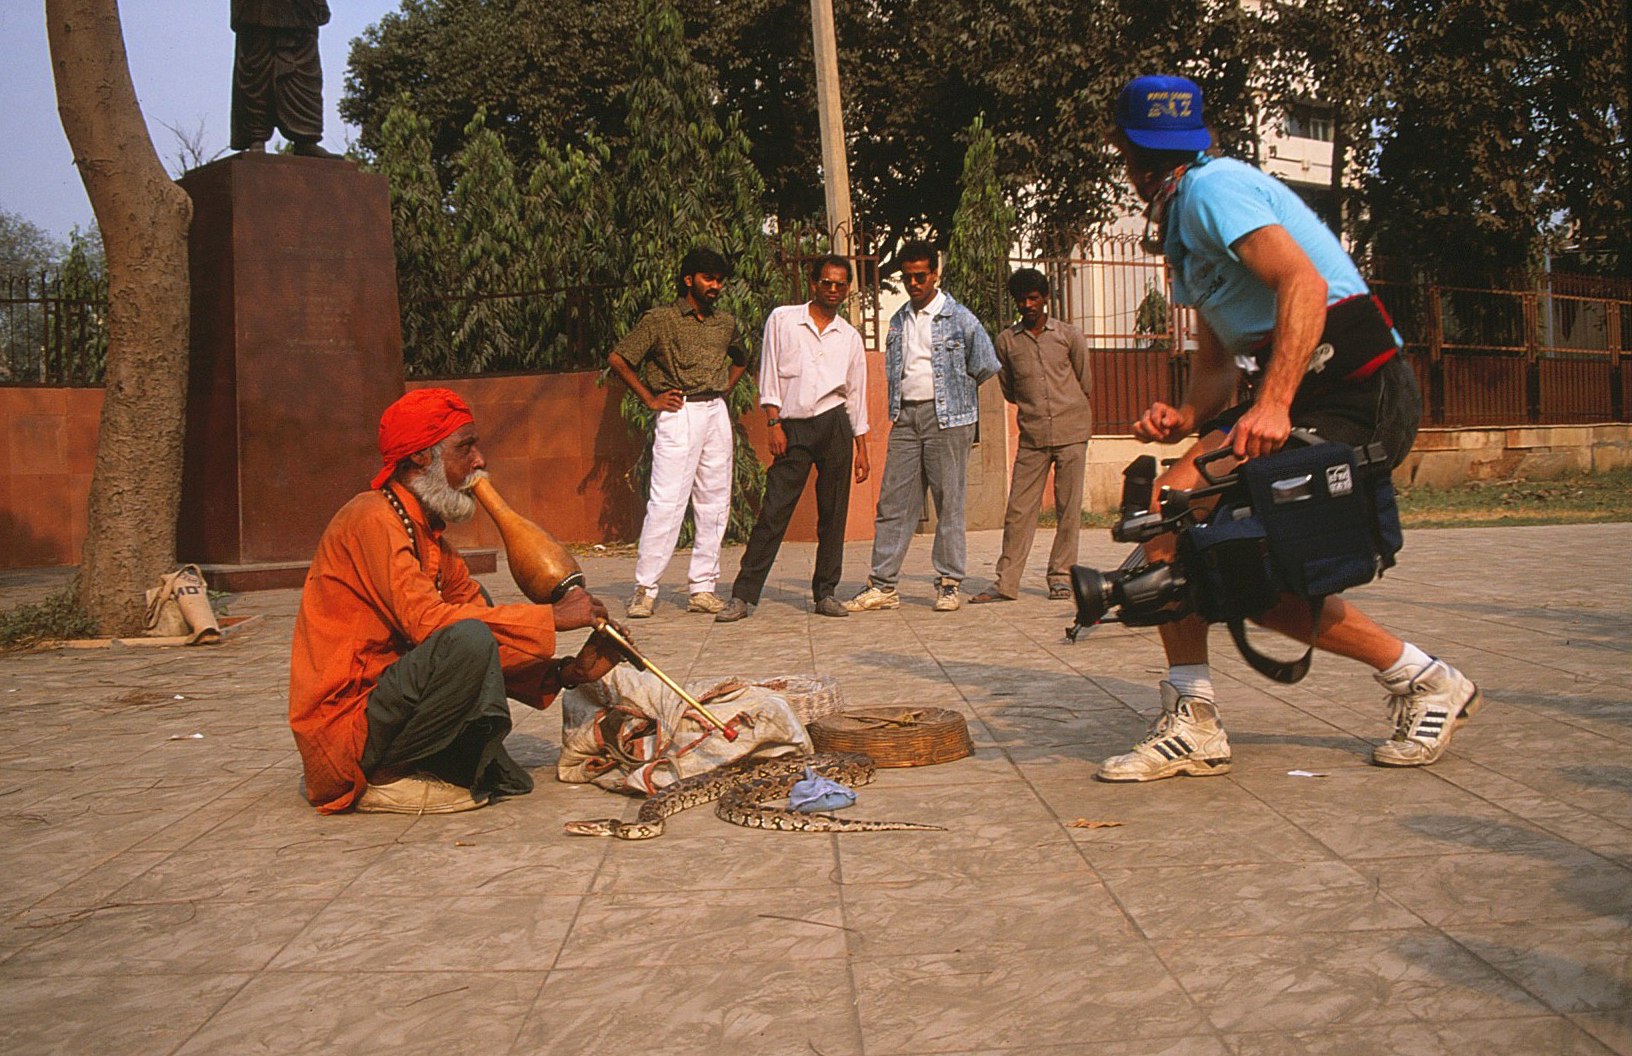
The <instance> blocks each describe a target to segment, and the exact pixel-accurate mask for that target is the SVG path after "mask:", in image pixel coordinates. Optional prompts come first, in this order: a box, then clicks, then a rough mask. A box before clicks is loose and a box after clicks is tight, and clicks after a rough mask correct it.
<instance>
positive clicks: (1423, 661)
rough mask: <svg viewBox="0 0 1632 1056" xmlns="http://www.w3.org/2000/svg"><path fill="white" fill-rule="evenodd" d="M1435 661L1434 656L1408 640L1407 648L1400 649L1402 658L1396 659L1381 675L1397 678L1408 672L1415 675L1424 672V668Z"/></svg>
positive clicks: (1382, 676)
mask: <svg viewBox="0 0 1632 1056" xmlns="http://www.w3.org/2000/svg"><path fill="white" fill-rule="evenodd" d="M1433 662H1434V658H1433V657H1431V656H1429V655H1428V654H1427V653H1425V652H1423V651H1422V650H1421V649H1418V648H1417V647H1416V646H1414V645H1412V644H1411V643H1410V642H1406V643H1405V648H1404V649H1402V650H1400V658H1399V659H1398V660H1396V661H1394V666H1393V667H1390V668H1388V669H1387V670H1385V671H1383V672H1381V674H1380V675H1379V677H1381V678H1387V679H1395V678H1399V677H1401V676H1403V675H1407V674H1409V675H1411V676H1412V677H1415V676H1417V675H1418V674H1421V673H1422V669H1423V668H1425V667H1427V666H1428V665H1429V664H1431V663H1433Z"/></svg>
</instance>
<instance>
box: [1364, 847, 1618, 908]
mask: <svg viewBox="0 0 1632 1056" xmlns="http://www.w3.org/2000/svg"><path fill="white" fill-rule="evenodd" d="M1357 868H1359V869H1360V870H1361V871H1362V872H1364V873H1365V874H1366V875H1367V876H1369V877H1374V878H1375V879H1376V881H1377V883H1378V884H1379V885H1380V887H1381V888H1382V891H1383V892H1384V893H1385V894H1387V895H1388V896H1389V897H1391V898H1393V899H1394V900H1395V901H1397V902H1399V903H1400V904H1401V905H1403V906H1405V907H1406V908H1407V909H1409V910H1411V911H1412V912H1414V913H1416V914H1418V915H1419V916H1421V917H1422V919H1423V920H1425V921H1427V922H1428V923H1430V924H1433V925H1435V926H1438V927H1450V926H1456V925H1476V924H1499V923H1507V922H1514V923H1517V922H1522V921H1526V920H1531V919H1534V917H1535V915H1536V912H1537V910H1538V907H1546V909H1545V912H1546V915H1547V916H1548V918H1550V919H1553V920H1581V919H1590V918H1593V917H1605V916H1620V917H1627V916H1632V872H1629V871H1628V870H1627V868H1626V867H1625V866H1623V865H1620V864H1617V863H1615V862H1612V861H1608V860H1606V859H1604V858H1601V857H1599V856H1598V855H1595V854H1591V853H1589V852H1586V851H1582V850H1579V849H1577V848H1575V847H1571V846H1569V845H1567V844H1560V845H1559V846H1557V847H1556V848H1553V849H1552V850H1551V852H1550V853H1548V854H1546V855H1544V856H1536V857H1525V856H1521V855H1516V854H1500V853H1492V854H1447V855H1443V856H1441V857H1439V858H1433V859H1426V860H1412V859H1401V860H1398V861H1376V862H1368V863H1364V864H1359V865H1357Z"/></svg>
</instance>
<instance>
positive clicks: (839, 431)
mask: <svg viewBox="0 0 1632 1056" xmlns="http://www.w3.org/2000/svg"><path fill="white" fill-rule="evenodd" d="M782 434H783V435H784V436H785V437H787V440H788V449H787V451H785V452H783V454H782V457H780V458H778V459H777V460H776V461H775V462H772V463H771V468H770V469H769V470H767V471H766V473H765V501H764V503H762V504H761V505H760V508H759V520H758V521H755V522H754V530H753V532H751V533H750V534H749V536H748V550H747V552H746V553H744V554H743V555H742V567H741V568H740V569H738V571H737V579H736V582H735V583H733V584H732V585H731V596H732V597H733V598H741V599H742V600H743V601H746V602H747V603H748V604H750V605H758V604H759V595H760V593H761V592H762V591H763V590H764V589H765V577H766V576H769V575H770V574H771V563H772V562H774V561H775V560H776V553H777V551H778V550H780V549H781V548H782V537H783V536H784V535H786V534H787V532H788V521H789V520H791V519H792V518H793V510H794V507H796V506H798V505H799V496H800V495H802V494H804V491H805V482H806V481H807V480H809V479H810V470H811V468H812V467H815V469H816V571H815V574H814V575H812V576H811V578H810V591H811V596H812V597H814V598H815V599H816V600H817V601H820V600H821V599H823V598H826V597H831V596H832V594H833V592H834V591H835V590H837V589H838V587H839V577H840V576H841V575H842V574H843V572H844V526H845V523H846V522H847V521H848V519H849V515H850V471H851V467H852V466H853V465H854V460H855V449H854V444H855V439H856V438H855V434H854V433H852V432H851V431H850V415H849V414H848V413H846V412H845V409H844V408H843V407H842V406H840V407H835V408H833V409H832V410H830V411H824V412H823V413H821V414H818V415H817V416H816V417H814V418H784V419H782Z"/></svg>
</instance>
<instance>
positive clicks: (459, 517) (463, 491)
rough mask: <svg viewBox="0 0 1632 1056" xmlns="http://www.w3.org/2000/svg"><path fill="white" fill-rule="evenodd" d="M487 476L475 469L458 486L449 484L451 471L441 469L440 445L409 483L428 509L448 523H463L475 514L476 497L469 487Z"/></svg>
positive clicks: (433, 449)
mask: <svg viewBox="0 0 1632 1056" xmlns="http://www.w3.org/2000/svg"><path fill="white" fill-rule="evenodd" d="M485 476H487V474H486V473H483V472H482V471H481V470H479V469H478V470H475V471H473V472H472V473H471V474H470V476H468V477H466V478H465V479H464V481H463V483H461V484H460V485H459V486H458V487H457V488H455V487H454V486H453V485H451V484H449V483H448V474H447V472H446V471H445V470H444V469H443V468H442V445H441V444H437V445H436V446H435V447H433V448H431V463H430V465H428V466H426V467H425V470H424V472H422V473H418V474H416V475H415V476H413V477H412V478H410V479H409V480H408V481H407V482H406V483H407V485H408V490H409V491H411V492H413V493H414V497H415V498H417V499H419V504H420V505H421V506H423V507H425V510H426V512H428V513H433V514H435V515H436V516H438V517H440V518H442V521H443V523H445V524H462V523H463V522H465V521H468V520H470V519H471V518H472V517H474V516H476V497H475V496H474V495H472V494H471V493H470V489H471V488H472V487H473V486H474V485H475V483H476V482H477V481H478V480H480V479H481V478H483V477H485Z"/></svg>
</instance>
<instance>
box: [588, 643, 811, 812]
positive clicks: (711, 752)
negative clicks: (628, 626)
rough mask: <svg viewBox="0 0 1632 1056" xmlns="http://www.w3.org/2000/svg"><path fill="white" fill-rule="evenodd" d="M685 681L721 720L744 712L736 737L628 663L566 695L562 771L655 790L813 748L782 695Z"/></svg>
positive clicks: (736, 683)
mask: <svg viewBox="0 0 1632 1056" xmlns="http://www.w3.org/2000/svg"><path fill="white" fill-rule="evenodd" d="M686 688H687V690H688V691H689V692H690V693H691V694H692V696H694V697H696V698H698V699H699V700H701V701H703V703H704V706H705V707H707V708H708V709H709V710H710V711H712V712H713V713H714V714H715V715H717V716H719V717H720V718H721V719H722V720H730V719H731V718H732V717H733V716H739V715H740V716H742V718H741V719H740V720H738V721H737V722H736V723H735V725H734V728H735V729H736V730H737V739H736V740H734V741H728V740H726V739H725V738H724V737H723V736H721V735H720V733H719V731H717V730H715V729H713V728H712V727H709V726H706V725H704V724H703V722H702V720H700V719H698V718H697V717H696V716H694V715H692V714H691V713H690V712H689V711H688V710H687V708H686V705H685V703H684V702H683V701H682V700H681V699H680V696H679V694H677V693H675V692H674V691H673V690H671V689H669V688H668V687H667V686H665V685H664V684H663V683H662V682H660V681H659V680H658V679H657V676H655V675H653V674H651V673H650V672H646V671H636V670H634V669H633V668H631V667H629V666H627V665H624V666H620V667H615V668H613V669H612V671H611V672H610V673H608V674H607V676H606V677H605V678H603V679H601V680H600V681H599V682H588V683H585V684H584V685H582V686H577V687H575V688H573V689H569V690H567V691H566V692H565V693H563V694H562V696H561V758H560V760H559V761H558V762H557V763H556V777H557V778H558V779H559V780H562V781H570V782H586V781H589V782H594V783H595V784H597V785H599V786H601V787H602V788H606V789H611V790H613V791H617V792H627V793H632V794H637V795H651V794H652V793H653V792H656V791H657V790H658V789H661V788H665V787H667V786H669V785H672V784H674V783H675V782H676V781H679V780H680V779H681V778H685V777H690V776H692V775H693V774H700V773H704V772H706V771H709V770H713V769H715V768H717V767H720V766H723V765H724V764H726V763H730V762H735V761H737V760H739V759H774V758H776V757H778V756H783V755H806V754H809V753H810V751H811V746H810V735H809V734H807V733H806V732H805V727H804V725H803V724H802V723H800V721H799V718H798V716H796V715H795V714H794V712H793V708H792V707H790V706H789V704H788V702H787V700H786V699H785V698H783V697H782V696H781V695H780V694H778V693H775V692H773V691H772V690H770V689H767V688H765V687H764V686H760V685H755V684H753V683H748V682H743V681H742V680H740V679H727V680H724V681H722V682H715V683H710V684H702V685H688V686H687V687H686Z"/></svg>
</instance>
